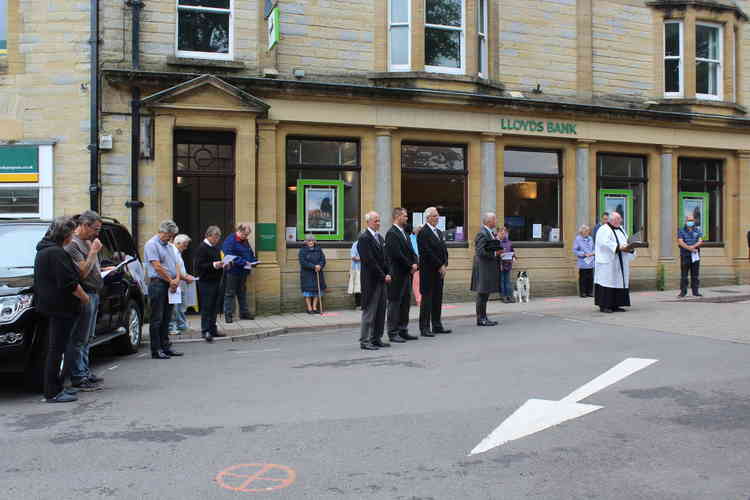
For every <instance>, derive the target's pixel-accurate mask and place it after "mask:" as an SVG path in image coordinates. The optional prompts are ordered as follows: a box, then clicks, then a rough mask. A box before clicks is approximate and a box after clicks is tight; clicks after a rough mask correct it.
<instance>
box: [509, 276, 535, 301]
mask: <svg viewBox="0 0 750 500" xmlns="http://www.w3.org/2000/svg"><path fill="white" fill-rule="evenodd" d="M513 295H514V296H515V299H516V302H518V303H521V302H528V301H529V298H530V297H531V282H530V281H529V275H528V273H527V272H526V271H520V272H519V273H518V277H517V278H516V290H515V291H514V292H513Z"/></svg>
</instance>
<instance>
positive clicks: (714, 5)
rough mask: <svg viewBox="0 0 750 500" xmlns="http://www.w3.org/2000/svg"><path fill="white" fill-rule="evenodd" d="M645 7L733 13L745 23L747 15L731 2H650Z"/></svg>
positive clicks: (698, 0)
mask: <svg viewBox="0 0 750 500" xmlns="http://www.w3.org/2000/svg"><path fill="white" fill-rule="evenodd" d="M646 5H648V6H649V7H653V8H655V9H687V8H689V7H693V8H698V9H707V10H714V11H719V12H733V13H734V15H735V16H737V19H740V20H742V21H747V20H748V17H747V14H745V12H744V11H743V10H742V9H741V8H740V7H739V5H737V4H736V3H735V2H734V1H733V0H651V1H647V2H646Z"/></svg>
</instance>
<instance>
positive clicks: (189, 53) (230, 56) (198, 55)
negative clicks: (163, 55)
mask: <svg viewBox="0 0 750 500" xmlns="http://www.w3.org/2000/svg"><path fill="white" fill-rule="evenodd" d="M181 10H182V11H185V10H190V11H194V12H209V13H214V14H227V15H228V16H229V51H228V52H227V53H226V54H222V53H213V52H200V51H195V50H180V48H179V47H180V11H181ZM174 24H175V44H174V48H175V56H176V57H180V58H190V59H212V60H217V61H233V60H234V0H229V9H217V8H214V7H201V6H195V5H180V0H175V23H174Z"/></svg>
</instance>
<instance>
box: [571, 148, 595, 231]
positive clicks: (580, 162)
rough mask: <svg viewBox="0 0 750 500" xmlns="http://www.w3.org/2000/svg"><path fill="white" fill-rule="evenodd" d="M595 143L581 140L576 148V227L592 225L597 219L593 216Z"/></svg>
mask: <svg viewBox="0 0 750 500" xmlns="http://www.w3.org/2000/svg"><path fill="white" fill-rule="evenodd" d="M594 142H595V141H589V140H580V141H578V147H577V148H576V227H575V230H576V231H577V230H578V228H579V227H581V225H582V224H586V225H591V224H592V223H593V221H594V219H595V218H592V216H591V202H590V200H591V176H590V175H589V170H590V169H589V166H590V162H591V144H593V143H594Z"/></svg>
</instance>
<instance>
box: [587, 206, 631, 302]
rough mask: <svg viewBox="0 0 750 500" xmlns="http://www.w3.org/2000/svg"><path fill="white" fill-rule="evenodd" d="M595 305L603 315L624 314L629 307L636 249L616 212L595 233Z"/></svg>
mask: <svg viewBox="0 0 750 500" xmlns="http://www.w3.org/2000/svg"><path fill="white" fill-rule="evenodd" d="M594 254H595V257H594V259H595V263H596V266H595V267H594V283H595V285H594V303H595V304H596V305H597V306H599V309H600V310H601V311H602V312H604V313H612V312H625V309H623V308H622V306H629V305H630V261H631V260H633V259H634V258H635V250H634V249H633V246H632V245H630V244H628V235H627V234H626V233H625V230H624V229H623V228H622V216H621V215H620V214H619V213H617V212H614V213H612V214H611V215H610V217H609V222H608V223H607V224H603V225H602V226H601V227H600V228H599V231H597V233H596V243H595V244H594Z"/></svg>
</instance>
